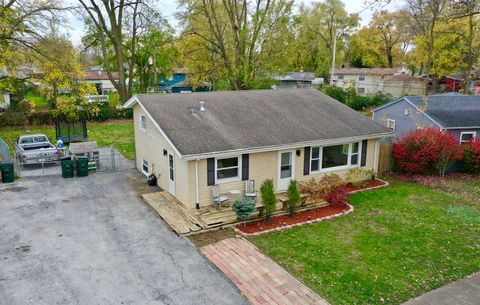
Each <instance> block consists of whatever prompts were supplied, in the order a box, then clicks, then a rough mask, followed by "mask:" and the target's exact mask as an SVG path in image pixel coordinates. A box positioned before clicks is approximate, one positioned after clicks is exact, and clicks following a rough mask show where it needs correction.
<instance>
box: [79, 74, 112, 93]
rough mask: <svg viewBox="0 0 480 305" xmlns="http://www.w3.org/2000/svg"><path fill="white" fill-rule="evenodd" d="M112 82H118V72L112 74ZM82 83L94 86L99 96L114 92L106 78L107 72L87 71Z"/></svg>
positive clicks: (110, 82)
mask: <svg viewBox="0 0 480 305" xmlns="http://www.w3.org/2000/svg"><path fill="white" fill-rule="evenodd" d="M112 77H113V80H114V81H116V82H118V80H119V74H118V72H112ZM81 81H82V82H84V83H89V84H93V85H95V87H96V88H97V92H98V94H100V95H107V94H109V93H112V92H116V91H117V89H115V86H114V85H113V83H112V81H111V80H110V78H109V77H108V73H107V71H103V70H89V71H85V75H84V76H83V77H82V79H81Z"/></svg>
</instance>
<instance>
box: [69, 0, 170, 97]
mask: <svg viewBox="0 0 480 305" xmlns="http://www.w3.org/2000/svg"><path fill="white" fill-rule="evenodd" d="M78 1H79V3H80V5H81V8H82V9H83V12H84V14H85V20H86V25H87V27H88V35H87V36H88V37H86V41H88V43H89V45H88V46H95V47H97V48H98V49H99V50H100V53H101V55H102V60H103V62H102V63H103V66H104V68H105V70H106V71H107V75H108V77H109V79H110V81H111V82H112V83H113V85H114V87H115V89H116V90H117V91H118V94H119V96H120V99H121V101H122V102H123V103H124V102H126V101H127V100H128V99H129V98H130V97H131V95H132V92H133V85H134V79H135V76H134V73H135V68H136V67H137V65H136V63H137V56H138V43H139V38H140V37H141V36H142V34H143V33H146V32H148V31H149V30H150V29H152V26H153V25H158V24H159V23H160V22H162V19H161V17H160V14H159V13H158V12H157V10H156V9H155V8H153V7H152V6H151V5H150V3H149V2H148V1H147V0H144V1H141V0H140V1H135V0H101V1H95V0H78ZM113 71H118V75H119V77H118V81H116V80H115V79H114V78H113V75H112V72H113Z"/></svg>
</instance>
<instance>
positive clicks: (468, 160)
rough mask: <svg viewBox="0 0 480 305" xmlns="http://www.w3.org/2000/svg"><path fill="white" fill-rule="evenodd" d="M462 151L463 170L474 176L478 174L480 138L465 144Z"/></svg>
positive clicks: (479, 167)
mask: <svg viewBox="0 0 480 305" xmlns="http://www.w3.org/2000/svg"><path fill="white" fill-rule="evenodd" d="M463 150H464V153H463V162H464V165H465V170H466V171H468V172H471V173H474V174H478V173H480V138H476V139H473V140H472V141H471V142H470V143H467V144H465V145H464V146H463Z"/></svg>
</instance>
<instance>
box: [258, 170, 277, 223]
mask: <svg viewBox="0 0 480 305" xmlns="http://www.w3.org/2000/svg"><path fill="white" fill-rule="evenodd" d="M260 194H261V195H262V201H263V205H264V213H265V219H266V220H269V219H270V217H271V216H272V214H273V212H275V208H276V204H277V196H276V195H275V191H274V190H273V180H272V179H268V180H265V181H264V182H263V183H262V186H261V187H260Z"/></svg>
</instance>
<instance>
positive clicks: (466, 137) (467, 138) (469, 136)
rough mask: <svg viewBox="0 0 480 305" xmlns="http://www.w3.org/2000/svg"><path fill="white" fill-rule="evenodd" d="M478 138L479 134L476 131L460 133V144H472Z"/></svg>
mask: <svg viewBox="0 0 480 305" xmlns="http://www.w3.org/2000/svg"><path fill="white" fill-rule="evenodd" d="M476 136H477V133H476V132H475V131H467V132H462V133H460V144H465V143H468V142H471V141H472V140H473V139H475V137H476Z"/></svg>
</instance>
